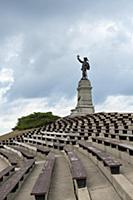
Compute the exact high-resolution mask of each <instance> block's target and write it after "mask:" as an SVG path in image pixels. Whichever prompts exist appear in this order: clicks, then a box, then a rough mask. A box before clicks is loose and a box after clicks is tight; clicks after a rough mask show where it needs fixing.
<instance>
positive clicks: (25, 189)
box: [14, 163, 44, 200]
mask: <svg viewBox="0 0 133 200" xmlns="http://www.w3.org/2000/svg"><path fill="white" fill-rule="evenodd" d="M43 166H44V163H39V164H36V165H35V167H34V169H33V170H32V172H31V173H30V174H29V175H28V177H27V178H26V179H25V181H24V183H23V184H22V186H21V188H20V189H19V191H18V192H17V194H16V196H15V198H14V200H24V199H25V200H34V199H35V198H34V196H31V195H30V193H31V191H32V188H33V186H34V184H35V182H36V179H37V177H38V175H39V174H40V172H41V170H42V167H43Z"/></svg>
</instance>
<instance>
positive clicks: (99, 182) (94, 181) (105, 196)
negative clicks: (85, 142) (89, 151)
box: [75, 148, 120, 200]
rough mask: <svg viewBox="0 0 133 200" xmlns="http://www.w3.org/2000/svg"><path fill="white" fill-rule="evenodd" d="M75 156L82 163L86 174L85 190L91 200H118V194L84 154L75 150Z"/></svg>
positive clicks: (77, 149)
mask: <svg viewBox="0 0 133 200" xmlns="http://www.w3.org/2000/svg"><path fill="white" fill-rule="evenodd" d="M75 150H76V153H77V155H78V156H79V158H80V159H81V161H82V162H83V165H84V167H85V169H86V173H87V188H88V190H89V193H90V196H91V199H92V200H101V199H102V200H120V197H119V195H118V193H117V192H116V191H115V189H114V188H113V186H112V184H111V183H110V182H109V180H108V179H107V178H106V177H105V176H104V175H103V173H102V172H101V171H100V169H99V168H98V167H97V166H96V165H95V164H94V163H93V162H92V161H91V160H90V159H89V158H88V156H87V155H86V154H84V153H83V152H82V151H80V150H79V148H75Z"/></svg>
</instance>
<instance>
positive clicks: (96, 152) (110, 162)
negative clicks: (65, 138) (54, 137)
mask: <svg viewBox="0 0 133 200" xmlns="http://www.w3.org/2000/svg"><path fill="white" fill-rule="evenodd" d="M79 146H80V147H83V148H84V149H86V150H87V151H88V152H89V153H91V154H92V155H93V156H96V158H97V160H99V161H102V162H103V164H104V166H105V167H106V166H107V167H109V168H110V172H111V174H119V173H120V166H121V165H122V164H121V163H120V162H119V161H117V160H116V159H115V158H113V157H112V156H111V155H109V154H107V153H106V152H105V151H102V150H100V149H98V148H96V147H94V146H92V144H91V143H85V142H82V141H80V142H79Z"/></svg>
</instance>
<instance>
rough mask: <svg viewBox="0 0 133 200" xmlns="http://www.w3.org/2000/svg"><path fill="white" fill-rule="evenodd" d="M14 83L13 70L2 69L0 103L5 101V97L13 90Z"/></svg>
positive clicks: (0, 72) (0, 75)
mask: <svg viewBox="0 0 133 200" xmlns="http://www.w3.org/2000/svg"><path fill="white" fill-rule="evenodd" d="M13 82H14V78H13V70H12V69H10V68H3V69H1V70H0V101H3V98H4V95H5V94H6V93H7V92H8V91H9V90H10V89H11V86H12V84H13ZM0 103H1V102H0Z"/></svg>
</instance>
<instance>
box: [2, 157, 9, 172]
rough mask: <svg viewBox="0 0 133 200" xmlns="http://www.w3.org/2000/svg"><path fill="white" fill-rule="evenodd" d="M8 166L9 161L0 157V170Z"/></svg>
mask: <svg viewBox="0 0 133 200" xmlns="http://www.w3.org/2000/svg"><path fill="white" fill-rule="evenodd" d="M6 167H8V164H7V162H6V161H4V160H3V159H2V158H0V171H1V170H3V169H5V168H6Z"/></svg>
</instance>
